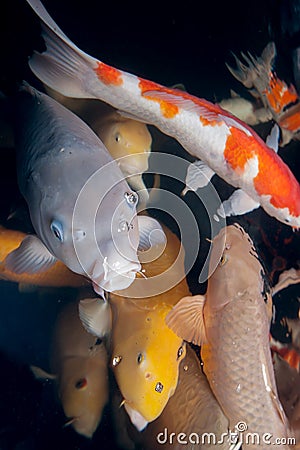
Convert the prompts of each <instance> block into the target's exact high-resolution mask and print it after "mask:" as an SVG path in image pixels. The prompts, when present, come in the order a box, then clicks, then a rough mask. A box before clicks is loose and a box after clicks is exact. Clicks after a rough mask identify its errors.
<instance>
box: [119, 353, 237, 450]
mask: <svg viewBox="0 0 300 450" xmlns="http://www.w3.org/2000/svg"><path fill="white" fill-rule="evenodd" d="M115 406H117V405H115ZM122 412H123V411H122V410H120V408H118V407H115V408H114V411H113V413H114V422H115V427H116V431H117V433H118V435H119V441H120V443H121V444H122V445H124V442H126V441H125V439H124V427H125V429H126V428H127V433H128V437H127V439H129V440H130V441H131V442H132V441H133V442H134V443H135V444H137V445H138V446H139V447H141V448H143V449H144V450H154V449H155V450H159V449H161V450H182V449H183V448H185V449H186V450H193V449H195V448H201V449H202V450H208V449H211V448H212V447H213V444H214V445H215V446H216V447H218V448H220V449H222V450H223V449H229V448H230V446H231V443H230V440H229V435H228V419H227V418H226V417H225V415H224V413H223V411H222V409H221V408H220V406H219V404H218V402H217V400H216V399H215V397H214V395H213V393H212V392H211V389H210V386H209V384H208V382H207V379H206V377H205V375H204V374H203V372H202V370H201V367H200V361H199V358H198V357H197V355H196V353H195V351H194V350H192V349H191V348H190V346H187V348H186V356H185V358H184V359H183V360H182V361H181V363H180V366H179V379H178V385H177V388H176V391H175V393H174V395H173V396H172V397H171V398H170V400H169V401H168V403H167V405H166V407H165V409H164V410H163V412H162V413H161V415H160V416H159V417H158V418H157V419H156V420H154V421H153V422H151V423H149V425H148V426H147V428H146V429H145V430H144V431H142V432H141V433H138V431H137V430H135V429H134V428H133V427H132V425H130V423H129V422H128V420H127V421H126V419H125V418H123V417H122ZM125 436H126V435H125Z"/></svg>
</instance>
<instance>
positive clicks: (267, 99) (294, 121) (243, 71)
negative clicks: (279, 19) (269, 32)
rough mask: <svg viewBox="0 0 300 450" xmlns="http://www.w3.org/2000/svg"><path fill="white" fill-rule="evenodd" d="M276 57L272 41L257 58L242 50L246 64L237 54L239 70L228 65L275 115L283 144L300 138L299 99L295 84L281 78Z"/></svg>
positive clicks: (237, 77) (236, 76)
mask: <svg viewBox="0 0 300 450" xmlns="http://www.w3.org/2000/svg"><path fill="white" fill-rule="evenodd" d="M275 57H276V47H275V44H274V42H270V43H269V44H268V45H267V46H266V47H265V49H264V50H263V52H262V55H261V56H260V57H258V58H254V57H253V56H252V55H251V54H250V53H248V56H247V55H245V54H244V53H242V58H243V59H244V60H245V62H246V64H247V65H246V64H244V63H243V62H241V61H240V60H239V59H238V58H237V57H236V56H235V55H234V58H235V61H236V64H237V69H233V68H232V67H230V66H229V65H228V64H227V67H228V69H229V71H230V72H231V74H232V75H233V76H234V77H235V78H236V79H237V80H238V81H240V82H241V83H243V85H244V86H245V87H246V88H248V89H251V90H250V93H251V94H252V95H254V96H255V97H256V98H260V99H261V101H262V103H263V105H264V108H265V109H266V110H267V111H270V113H271V116H272V118H273V119H274V121H275V122H276V123H277V124H278V125H279V127H280V129H281V133H282V145H285V144H287V143H288V142H289V141H290V140H291V139H300V134H299V132H300V99H299V95H298V93H297V91H296V89H295V87H294V86H293V84H290V85H289V86H288V85H287V84H286V83H285V81H283V80H280V79H279V78H278V76H277V75H276V73H275V71H274V69H273V65H274V60H275Z"/></svg>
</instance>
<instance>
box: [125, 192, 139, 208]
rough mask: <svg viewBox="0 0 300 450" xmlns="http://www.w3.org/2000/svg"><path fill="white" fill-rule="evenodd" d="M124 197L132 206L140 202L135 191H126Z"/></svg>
mask: <svg viewBox="0 0 300 450" xmlns="http://www.w3.org/2000/svg"><path fill="white" fill-rule="evenodd" d="M124 197H125V199H126V202H127V203H128V205H130V206H135V205H136V204H137V202H138V199H139V198H138V195H137V194H136V193H135V192H125V194H124Z"/></svg>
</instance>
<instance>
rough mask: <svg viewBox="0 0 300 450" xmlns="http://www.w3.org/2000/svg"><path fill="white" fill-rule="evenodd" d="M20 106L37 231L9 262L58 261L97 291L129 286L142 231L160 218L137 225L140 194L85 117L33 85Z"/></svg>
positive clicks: (26, 183) (22, 155) (40, 267)
mask: <svg viewBox="0 0 300 450" xmlns="http://www.w3.org/2000/svg"><path fill="white" fill-rule="evenodd" d="M14 106H15V108H14V127H15V143H16V152H17V175H18V184H19V188H20V191H21V193H22V195H23V196H24V198H25V200H26V201H27V204H28V207H29V212H30V217H31V221H32V225H33V227H34V230H35V232H36V235H29V236H27V237H26V238H25V239H23V241H22V243H21V244H20V246H19V247H18V248H16V249H15V250H13V251H12V252H11V253H10V254H9V255H8V256H7V258H6V261H5V262H6V268H7V269H8V270H10V271H12V272H14V273H15V274H20V273H27V274H34V273H38V272H42V271H45V270H47V269H48V268H49V267H51V266H53V265H54V264H55V263H56V261H57V260H60V261H62V262H63V263H64V264H65V265H66V266H67V267H68V268H69V269H70V270H72V271H73V272H75V273H78V274H81V275H85V276H86V277H87V278H89V279H90V280H91V281H92V282H93V285H94V289H95V291H96V292H97V293H100V294H101V293H102V290H106V291H113V290H115V289H124V288H125V287H128V286H129V285H130V284H131V283H132V282H133V280H134V278H135V275H136V272H137V271H139V270H140V267H141V266H140V263H139V260H138V255H137V249H138V246H139V244H140V242H139V241H140V233H142V236H144V234H145V233H146V234H147V233H148V232H149V233H150V232H151V228H152V225H154V228H156V225H157V226H158V227H159V228H160V225H159V224H158V223H157V222H156V221H155V219H151V218H145V219H144V220H143V224H140V226H139V224H138V219H137V217H136V204H137V201H138V197H137V194H136V193H134V192H133V191H131V190H130V188H129V186H128V184H127V182H126V181H125V179H124V175H123V173H122V172H121V170H120V168H119V166H118V164H117V162H116V161H115V160H114V159H113V158H112V156H111V155H110V154H109V152H108V150H107V149H106V147H105V146H104V144H103V143H102V141H101V140H100V139H99V138H98V136H97V135H96V134H95V133H94V132H93V131H92V130H91V129H90V128H89V127H88V125H87V124H86V123H84V122H83V121H82V120H81V119H80V118H79V117H77V116H76V115H75V114H73V113H72V112H71V111H69V110H68V109H66V108H65V107H64V106H62V105H60V104H59V103H57V102H56V101H55V100H54V99H52V98H50V97H48V96H47V95H46V94H42V93H41V92H38V91H37V90H35V89H34V88H32V87H31V86H29V85H24V86H22V87H21V89H20V92H19V93H18V94H17V96H16V98H15V103H14ZM150 222H151V223H150ZM149 225H150V228H148V227H149ZM143 228H144V229H143ZM140 245H141V244H140Z"/></svg>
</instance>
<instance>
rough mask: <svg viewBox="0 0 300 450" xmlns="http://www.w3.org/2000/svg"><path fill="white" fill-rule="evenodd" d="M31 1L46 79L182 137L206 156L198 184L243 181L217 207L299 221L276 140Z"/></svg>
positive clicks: (37, 70) (39, 71) (35, 59)
mask: <svg viewBox="0 0 300 450" xmlns="http://www.w3.org/2000/svg"><path fill="white" fill-rule="evenodd" d="M27 2H28V3H29V4H30V6H31V7H32V8H33V9H34V11H35V12H36V14H37V15H38V16H39V18H40V19H41V21H42V29H43V31H42V35H43V38H44V40H45V43H46V47H47V50H46V51H45V52H44V53H42V54H41V53H35V54H34V55H33V56H32V58H31V59H30V61H29V65H30V68H31V70H32V71H33V72H34V74H35V75H36V76H37V77H38V78H39V79H40V80H41V81H42V82H43V83H45V84H46V85H48V86H49V87H51V88H52V89H55V90H56V91H59V92H60V93H61V94H63V95H66V96H69V97H81V98H98V99H100V100H102V101H105V102H107V103H109V104H110V105H112V106H113V107H115V108H117V109H118V110H121V111H123V112H124V115H127V116H128V117H131V118H135V119H137V120H140V121H142V122H145V123H149V124H153V125H155V126H157V127H158V128H159V129H160V130H161V131H162V132H163V133H165V134H168V135H170V136H172V137H174V138H175V139H177V140H178V142H179V143H180V144H181V145H182V146H183V147H184V148H185V150H186V151H187V152H188V153H190V154H191V155H193V156H195V157H196V158H198V159H201V160H202V161H201V166H200V170H198V168H197V171H196V172H197V174H196V177H197V187H201V186H205V185H206V184H207V183H208V182H209V180H210V179H211V178H212V176H213V175H214V174H215V173H216V174H217V175H219V176H220V177H221V178H223V179H224V180H225V181H226V182H228V183H229V184H231V185H232V186H234V187H237V188H238V190H236V191H235V192H234V194H233V197H232V198H230V199H229V200H227V201H226V204H225V205H224V210H223V209H222V208H221V209H220V211H218V212H219V215H221V216H224V214H225V215H226V216H229V215H233V214H243V213H245V212H248V211H251V210H253V209H254V208H257V207H259V206H262V207H263V208H264V210H265V211H266V212H267V213H268V214H270V215H271V216H274V217H276V218H277V219H278V220H280V221H281V222H283V223H286V224H289V225H290V226H292V227H295V228H299V227H300V186H299V183H298V181H297V180H296V179H295V177H294V175H293V174H292V172H291V171H290V169H289V168H288V167H287V165H286V164H285V163H284V162H283V161H282V160H281V158H280V157H279V156H278V155H277V154H276V151H274V149H277V142H276V143H274V142H271V140H273V139H271V140H269V144H270V145H271V146H272V147H273V148H270V147H269V146H268V145H267V144H266V143H265V142H264V141H263V140H262V139H261V138H260V137H259V136H258V135H257V134H256V133H255V132H254V131H253V130H252V129H251V128H250V127H249V126H248V125H246V124H245V123H243V122H241V121H240V120H239V119H237V118H236V117H234V116H232V115H231V114H230V113H228V112H226V111H224V110H223V109H222V108H220V107H219V106H218V105H214V104H212V103H210V102H208V101H206V100H204V99H199V98H197V97H195V96H193V95H190V94H188V93H186V92H183V91H182V90H178V89H172V88H167V87H164V86H162V85H160V84H157V83H155V82H152V81H148V80H146V79H143V78H140V77H138V76H135V75H132V74H129V73H127V72H124V71H122V70H119V69H116V68H114V67H111V66H109V65H107V64H105V63H103V62H102V61H99V60H98V59H96V58H94V57H92V56H90V55H88V54H87V53H85V52H83V51H82V50H80V49H79V48H78V47H77V46H76V45H75V44H74V43H73V42H72V41H71V40H70V39H69V38H68V37H67V36H66V35H65V34H64V33H63V31H62V30H60V28H59V27H58V26H57V24H56V23H55V22H54V21H53V19H52V18H51V17H50V15H49V14H48V12H47V11H46V9H45V8H44V6H43V5H42V3H41V2H40V1H39V0H27ZM273 137H274V136H273ZM193 176H195V173H194V172H193V171H192V173H189V174H188V176H187V185H188V187H189V183H190V179H191V178H192V181H193ZM193 184H194V182H193Z"/></svg>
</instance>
